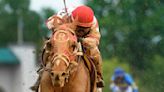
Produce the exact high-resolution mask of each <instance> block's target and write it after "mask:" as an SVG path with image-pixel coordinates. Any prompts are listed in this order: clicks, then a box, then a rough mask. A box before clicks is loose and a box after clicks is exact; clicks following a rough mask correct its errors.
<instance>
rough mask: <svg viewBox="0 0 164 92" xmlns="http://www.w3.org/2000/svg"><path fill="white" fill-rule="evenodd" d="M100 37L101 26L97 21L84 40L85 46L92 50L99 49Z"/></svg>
mask: <svg viewBox="0 0 164 92" xmlns="http://www.w3.org/2000/svg"><path fill="white" fill-rule="evenodd" d="M100 37H101V35H100V32H99V26H98V23H97V20H96V22H95V23H94V24H93V26H92V27H91V30H90V32H89V34H88V35H87V36H86V37H85V38H84V39H83V45H84V46H88V47H90V48H94V47H97V46H98V45H99V41H100Z"/></svg>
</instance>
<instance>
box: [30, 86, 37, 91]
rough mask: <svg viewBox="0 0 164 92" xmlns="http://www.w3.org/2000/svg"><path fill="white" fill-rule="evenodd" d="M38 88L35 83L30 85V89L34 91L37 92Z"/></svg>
mask: <svg viewBox="0 0 164 92" xmlns="http://www.w3.org/2000/svg"><path fill="white" fill-rule="evenodd" d="M38 88H39V86H36V85H34V86H31V87H30V89H31V90H32V91H35V92H37V90H38Z"/></svg>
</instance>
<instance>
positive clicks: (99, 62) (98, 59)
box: [92, 50, 105, 88]
mask: <svg viewBox="0 0 164 92" xmlns="http://www.w3.org/2000/svg"><path fill="white" fill-rule="evenodd" d="M97 52H98V53H96V54H94V56H92V59H93V62H94V64H95V67H96V71H97V87H99V88H102V87H104V85H105V83H104V81H103V76H102V58H101V55H100V52H99V50H97Z"/></svg>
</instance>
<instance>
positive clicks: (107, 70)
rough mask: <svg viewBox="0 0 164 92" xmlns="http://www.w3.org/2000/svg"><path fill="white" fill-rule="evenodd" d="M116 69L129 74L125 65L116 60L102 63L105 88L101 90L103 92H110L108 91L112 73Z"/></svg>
mask: <svg viewBox="0 0 164 92" xmlns="http://www.w3.org/2000/svg"><path fill="white" fill-rule="evenodd" d="M116 67H122V68H123V69H124V70H125V71H126V72H130V70H129V66H128V64H127V63H121V62H118V60H117V59H116V58H113V59H110V60H104V61H103V77H104V81H105V87H104V88H103V92H111V91H110V90H109V84H110V79H111V76H112V74H113V72H114V69H115V68H116Z"/></svg>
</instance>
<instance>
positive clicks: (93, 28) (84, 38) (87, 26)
mask: <svg viewBox="0 0 164 92" xmlns="http://www.w3.org/2000/svg"><path fill="white" fill-rule="evenodd" d="M55 16H56V17H58V18H60V19H63V18H65V17H66V18H69V19H71V21H72V22H74V21H75V20H76V22H77V27H76V30H75V32H76V35H77V37H78V39H79V40H80V41H81V43H82V45H83V47H84V48H85V49H86V51H87V52H89V53H88V54H87V55H88V56H89V57H90V58H91V59H92V60H93V61H94V64H95V66H96V69H97V75H98V76H97V86H98V87H103V86H104V82H103V77H102V58H101V55H100V51H99V49H98V45H99V40H100V32H99V26H98V21H97V19H96V17H95V16H94V12H93V10H92V9H91V8H90V7H88V6H85V5H82V6H78V7H74V8H68V9H67V13H66V12H65V10H64V9H63V10H61V11H59V12H58V13H57V14H56V15H53V16H51V17H50V18H49V19H48V20H47V22H46V25H47V27H48V28H49V29H50V30H53V29H54V28H55V25H53V23H54V21H55V22H58V21H57V20H54V17H55ZM59 21H60V20H59Z"/></svg>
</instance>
